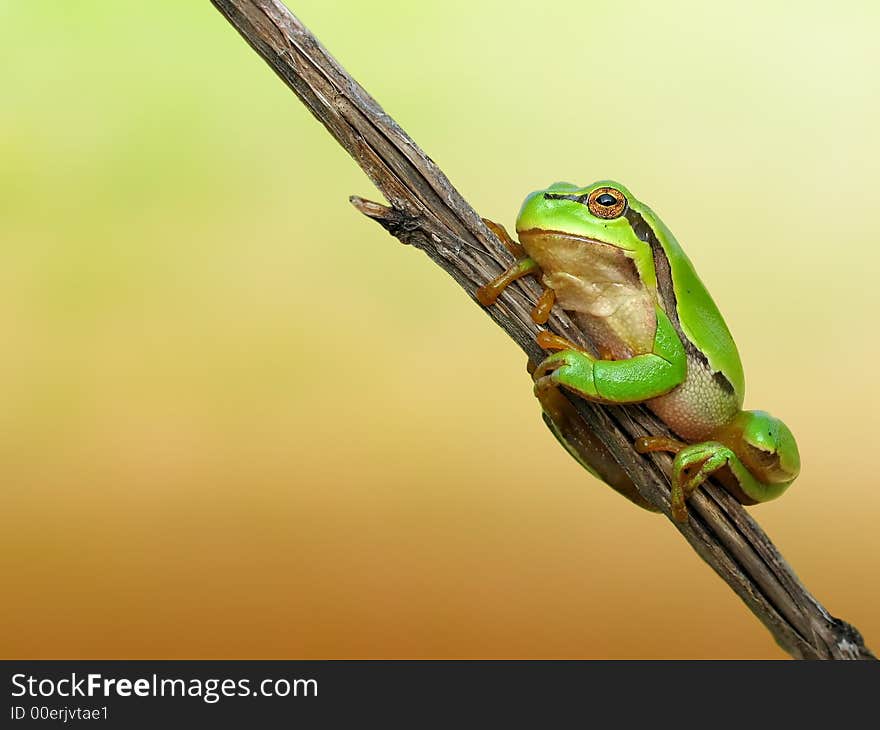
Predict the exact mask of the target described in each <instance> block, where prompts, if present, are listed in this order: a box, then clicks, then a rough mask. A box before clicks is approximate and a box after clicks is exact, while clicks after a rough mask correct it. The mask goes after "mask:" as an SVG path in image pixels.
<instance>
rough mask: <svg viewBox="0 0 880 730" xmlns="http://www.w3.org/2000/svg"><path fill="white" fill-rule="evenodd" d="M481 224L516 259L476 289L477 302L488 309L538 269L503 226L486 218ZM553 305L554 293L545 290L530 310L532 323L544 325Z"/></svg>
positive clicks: (554, 301)
mask: <svg viewBox="0 0 880 730" xmlns="http://www.w3.org/2000/svg"><path fill="white" fill-rule="evenodd" d="M483 223H485V224H486V226H487V227H488V228H489V230H491V231H492V233H494V234H495V235H496V236H498V239H499V240H500V241H501V243H503V244H504V247H505V248H506V249H507V250H508V251H510V253H511V254H512V255H513V257H514V258H515V259H516V261H515V262H514V263H513V264H512V265H511V266H509V267H508V268H507V270H506V271H504V272H502V273H501V274H500V275H499V276H496V277H495V278H494V279H493V280H492V281H490V282H489V283H488V284H485V285H484V286H481V287H480V288H479V289H477V301H479V302H480V304H482V305H483V306H484V307H490V306H492V305H493V304H495V302H496V301H498V297H500V296H501V293H502V292H503V291H504V290H505V289H506V288H507V287H508V286H510V285H511V284H512V283H513V282H514V281H516V280H517V279H521V278H522V277H524V276H528V275H529V274H535V273H538V272H539V271H540V269H539V268H538V265H537V264H536V263H535V262H534V261H533V260H532V259H530V258H529V257H528V256H527V255H526V252H525V250H524V249H523V247H522V246H521V245H520V244H518V243H517V242H516V241H514V240H513V239H512V238H511V237H510V234H509V233H508V232H507V231H506V230H505V228H504V226H502V225H499V224H498V223H495V222H493V221H490V220H489V219H488V218H483ZM555 303H556V292H555V291H553V290H552V289H545V290H544V293H543V294H541V297H540V298H539V299H538V301H537V303H536V304H535V306H534V308H533V309H532V313H531V316H532V321H533V322H534V323H535V324H546V323H547V320H548V319H550V310H551V309H553V305H554V304H555Z"/></svg>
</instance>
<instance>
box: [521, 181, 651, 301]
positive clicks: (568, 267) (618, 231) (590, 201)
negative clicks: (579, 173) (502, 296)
mask: <svg viewBox="0 0 880 730" xmlns="http://www.w3.org/2000/svg"><path fill="white" fill-rule="evenodd" d="M646 218H647V220H649V221H650V220H653V219H654V216H653V213H651V212H650V210H649V209H648V208H646V207H645V206H644V205H642V204H641V203H639V202H638V201H637V200H635V198H633V196H632V194H631V193H630V192H629V190H627V189H626V188H625V187H624V186H623V185H621V184H620V183H617V182H614V181H612V180H600V181H599V182H595V183H593V184H592V185H587V186H586V187H578V186H577V185H574V184H572V183H566V182H558V183H554V184H553V185H551V186H550V187H548V188H545V189H544V190H537V191H535V192H534V193H532V194H531V195H529V196H528V197H527V198H526V199H525V202H524V203H523V205H522V208H521V209H520V212H519V216H518V217H517V219H516V231H517V234H518V235H519V239H520V241H521V242H522V244H523V247H524V248H525V250H526V252H527V253H528V255H529V256H530V257H531V258H532V259H534V260H535V261H536V262H537V264H538V265H539V266H540V267H541V269H542V270H543V271H544V274H545V278H546V276H550V277H552V276H553V274H554V273H555V272H563V273H565V274H566V275H567V276H568V277H569V278H570V277H577V278H580V279H581V280H583V281H590V280H592V281H596V280H600V281H614V280H618V279H621V280H622V279H632V280H633V281H636V280H637V281H640V282H641V283H642V284H644V285H646V286H649V287H650V286H654V285H656V274H655V271H654V263H653V256H652V253H651V246H650V244H649V243H648V242H647V240H648V238H649V236H648V222H646ZM609 276H610V277H612V278H611V279H609V278H608V277H609ZM545 283H547V282H545ZM548 285H549V284H548ZM563 308H565V307H563Z"/></svg>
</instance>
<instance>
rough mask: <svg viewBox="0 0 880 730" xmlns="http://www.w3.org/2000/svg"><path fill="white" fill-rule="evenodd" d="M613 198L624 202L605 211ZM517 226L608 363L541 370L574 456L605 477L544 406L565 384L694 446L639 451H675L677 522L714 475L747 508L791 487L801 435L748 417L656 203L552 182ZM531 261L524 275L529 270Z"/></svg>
mask: <svg viewBox="0 0 880 730" xmlns="http://www.w3.org/2000/svg"><path fill="white" fill-rule="evenodd" d="M600 189H601V190H600ZM600 194H602V195H601V197H600ZM608 194H610V196H611V197H608ZM609 200H615V202H616V203H617V205H615V206H611V207H607V208H606V207H602V206H601V205H600V203H601V201H606V202H607V201H609ZM597 201H598V202H597ZM516 230H517V234H518V236H519V240H520V242H521V244H522V247H523V249H524V250H525V252H526V254H527V255H528V257H529V259H530V260H531V262H534V264H536V265H537V266H538V267H539V268H540V269H541V271H542V283H543V284H544V286H545V287H548V288H551V289H553V290H554V291H555V293H556V303H557V305H558V306H559V307H561V308H562V309H564V310H566V311H567V312H569V314H570V315H571V316H572V317H573V319H574V320H575V321H576V322H577V323H578V325H579V326H580V327H581V328H582V329H583V331H584V332H585V333H586V334H587V335H588V337H589V338H590V340H591V341H592V343H593V344H594V345H595V347H596V350H597V351H598V352H599V353H601V356H602V359H598V358H595V357H593V356H592V355H590V354H588V353H585V352H582V351H579V350H575V349H564V350H561V351H559V352H556V353H554V354H552V355H550V356H549V357H547V359H546V360H544V362H543V363H541V364H540V365H539V366H538V368H537V370H536V371H535V373H534V377H535V383H536V387H535V390H536V394H537V395H538V397H539V398H540V399H541V401H542V404H543V405H544V410H545V416H547V417H549V418H550V419H551V420H552V421H553V422H554V424H555V427H554V426H551V428H553V430H554V433H556V435H557V437H558V438H560V439H561V440H562V441H563V443H565V444H566V446H567V448H568V449H569V451H571V452H572V453H573V454H574V455H575V456H576V457H578V458H579V460H581V461H582V463H585V465H586V466H588V467H590V466H591V464H592V465H593V468H592V469H591V470H592V471H594V473H595V472H599V473H600V474H602V473H603V469H602V468H596V467H595V464H593V462H594V457H593V455H592V454H588V453H585V452H584V450H583V449H579V448H578V446H577V444H574V445H572V443H571V439H569V438H568V435H567V434H568V433H569V432H570V429H569V427H568V425H567V424H566V423H565V421H566V419H560V418H559V416H558V413H557V415H556V417H555V418H554V414H553V412H551V411H556V410H557V409H554V408H549V407H548V402H549V401H548V393H549V392H550V391H551V390H553V391H555V389H556V387H557V386H562V387H564V388H566V389H568V390H570V391H572V392H574V393H577V394H578V395H580V396H582V397H584V398H587V399H590V400H594V401H599V402H604V403H636V402H643V403H645V405H646V406H648V407H649V408H650V409H651V410H652V411H654V412H655V413H656V414H657V415H658V416H659V417H660V418H661V419H662V420H663V421H664V422H665V423H666V424H667V425H668V426H669V428H670V429H671V430H672V431H674V432H675V433H676V434H678V435H679V436H680V437H681V438H682V439H684V440H686V441H688V442H690V443H691V444H692V445H690V446H685V445H684V444H681V443H678V444H677V445H676V446H669V443H670V441H669V440H665V441H663V440H661V439H657V440H656V442H657V443H653V445H652V442H653V441H655V440H652V439H651V438H648V439H643V440H641V441H642V443H641V444H637V447H639V446H640V450H641V451H653V450H670V451H675V452H677V455H676V458H675V463H674V473H673V514H674V515H675V516H676V517H677V518H679V519H683V518H684V515H685V514H686V513H685V508H684V499H685V498H686V497H687V496H688V495H689V494H690V493H691V492H692V491H693V490H694V489H695V488H696V487H698V486H699V485H700V484H701V483H702V482H703V481H704V480H705V479H706V478H707V477H708V476H709V475H711V474H713V473H715V472H718V476H719V477H721V480H722V483H724V484H725V486H726V487H727V488H728V490H729V491H730V492H731V493H732V494H734V496H736V497H737V498H738V499H739V500H740V501H741V502H743V503H745V504H754V503H756V502H764V501H766V500H769V499H773V498H775V497H777V496H779V495H780V494H781V493H782V492H783V491H785V489H786V488H787V487H788V485H789V484H791V482H792V481H793V480H794V479H795V477H796V476H797V474H798V472H799V469H800V459H799V455H798V450H797V445H796V443H795V440H794V437H793V436H792V435H791V432H790V431H789V430H788V428H787V427H786V426H785V424H783V423H782V422H781V421H779V420H778V419H776V418H774V417H773V416H770V415H769V414H767V413H764V412H762V411H743V410H742V404H743V396H744V392H745V381H744V378H743V369H742V364H741V363H740V358H739V354H738V353H737V349H736V345H735V344H734V342H733V338H732V337H731V335H730V331H729V330H728V329H727V325H726V324H725V323H724V320H723V319H722V317H721V314H720V313H719V311H718V308H717V307H716V306H715V303H714V302H713V301H712V298H711V297H710V296H709V293H708V292H707V291H706V289H705V287H704V286H703V284H702V282H701V281H700V279H699V278H698V277H697V275H696V272H695V271H694V269H693V266H692V264H691V262H690V260H689V259H688V258H687V256H686V255H685V253H684V251H682V249H681V247H680V246H679V244H678V242H677V241H676V240H675V238H674V236H673V235H672V233H671V232H670V231H669V229H668V228H667V227H666V226H665V225H664V224H663V222H662V221H661V220H660V219H659V218H658V217H657V216H656V215H655V214H654V212H653V211H652V210H651V209H650V208H648V206H646V205H645V204H644V203H641V202H640V201H639V200H637V199H636V198H635V197H633V195H632V194H631V193H630V192H629V191H628V190H627V189H626V188H625V187H624V186H622V185H620V184H619V183H616V182H613V181H610V180H604V181H599V182H596V183H594V184H592V185H589V186H587V187H578V186H576V185H573V184H571V183H555V184H554V185H551V186H550V187H549V188H546V189H545V190H539V191H536V192H534V193H532V194H531V195H529V196H528V197H527V198H526V200H525V202H524V203H523V206H522V209H521V210H520V214H519V217H518V218H517V221H516ZM524 261H527V260H523V261H520V262H519V263H518V265H519V266H520V269H521V270H526V269H529V267H528V266H527V265H526V266H524V265H523V264H524ZM533 269H534V265H532V267H531V269H529V270H533ZM664 443H665V445H663V444H664ZM606 481H608V480H607V479H606ZM615 488H617V489H618V491H622V492H624V493H626V492H625V490H623V489H620V487H619V486H615ZM627 496H630V498H632V496H631V495H630V494H627ZM634 501H638V500H634ZM643 506H644V505H643Z"/></svg>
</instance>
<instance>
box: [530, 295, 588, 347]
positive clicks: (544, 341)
mask: <svg viewBox="0 0 880 730" xmlns="http://www.w3.org/2000/svg"><path fill="white" fill-rule="evenodd" d="M547 291H552V289H548V290H547ZM535 342H537V343H538V347H540V348H541V349H542V350H580V349H581V348H579V347H578V346H577V345H576V344H574V342H572V341H571V340H568V339H566V338H565V337H560V336H559V335H555V334H553V333H552V332H548V331H547V330H541V331H540V332H539V333H538V336H537V337H536V338H535Z"/></svg>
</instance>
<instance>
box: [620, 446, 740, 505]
mask: <svg viewBox="0 0 880 730" xmlns="http://www.w3.org/2000/svg"><path fill="white" fill-rule="evenodd" d="M635 449H636V451H638V452H639V453H640V454H648V453H651V452H654V451H669V452H672V453H673V454H675V461H674V462H673V463H672V492H671V495H670V497H671V500H670V501H671V507H672V518H673V519H674V520H676V522H686V521H687V500H688V498H689V497H690V496H691V495H692V494H693V493H694V492H695V491H696V490H697V489H698V488H699V487H700V485H701V484H703V482H705V481H706V480H707V479H708V478H709V477H710V476H712V474H714V473H715V472H716V471H718V470H719V469H721V468H722V467H724V466H727V464H728V462H729V460H730V459H731V458H735V457H733V452H731V450H730V449H729V448H727V447H726V446H724V444H721V443H718V442H717V441H707V442H705V443H701V444H693V445H691V446H688V445H687V444H685V443H683V442H681V441H677V440H676V439H672V438H667V437H666V436H642V437H641V438H638V439H636V442H635Z"/></svg>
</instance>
